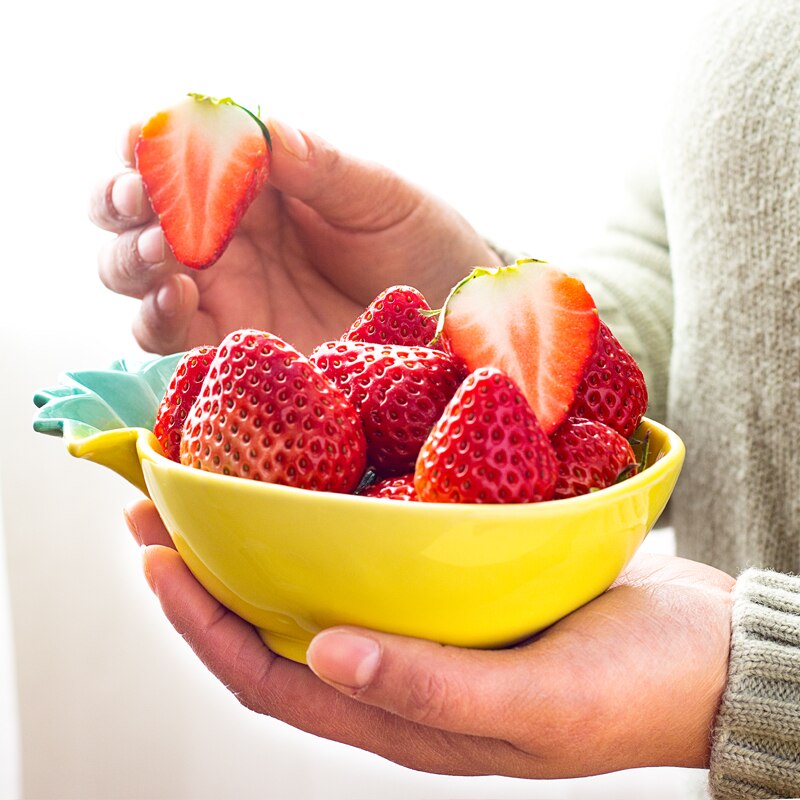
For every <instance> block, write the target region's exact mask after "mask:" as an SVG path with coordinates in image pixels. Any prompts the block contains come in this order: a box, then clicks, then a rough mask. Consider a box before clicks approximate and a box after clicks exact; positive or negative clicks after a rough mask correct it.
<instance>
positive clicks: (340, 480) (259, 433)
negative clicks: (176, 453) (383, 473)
mask: <svg viewBox="0 0 800 800" xmlns="http://www.w3.org/2000/svg"><path fill="white" fill-rule="evenodd" d="M181 462H182V463H183V464H188V465H190V466H193V467H198V468H200V469H205V470H209V471H211V472H220V473H223V474H225V475H236V476H239V477H242V478H252V479H254V480H262V481H268V482H270V483H280V484H285V485H288V486H297V487H300V488H303V489H317V490H320V491H330V492H350V491H352V490H353V489H354V488H355V487H356V486H357V485H358V482H359V479H360V478H361V475H362V473H363V472H364V467H365V464H366V441H365V439H364V429H363V427H362V425H361V420H360V419H359V417H358V414H357V413H356V410H355V409H354V408H353V406H352V405H351V404H350V402H349V401H348V400H347V399H346V398H345V397H344V395H343V394H342V392H341V391H340V390H339V389H337V388H336V387H335V386H334V385H333V384H332V383H331V382H330V381H329V380H328V379H327V378H326V377H325V376H324V375H323V374H322V373H321V372H320V371H319V370H318V369H317V368H316V367H315V366H314V365H313V364H312V363H311V362H310V361H309V360H308V359H307V358H306V357H305V356H304V355H302V354H301V353H299V352H298V351H297V350H295V349H294V348H293V347H292V346H291V345H289V344H287V343H286V342H284V341H283V340H282V339H279V338H278V337H277V336H273V335H272V334H270V333H265V332H263V331H256V330H240V331H234V332H233V333H230V334H228V336H226V337H225V339H223V341H222V342H221V343H220V345H219V348H218V350H217V355H216V356H215V358H214V360H213V361H212V362H211V366H210V368H209V371H208V375H206V379H205V381H203V387H202V389H201V391H200V395H199V396H198V398H197V400H196V401H195V404H194V406H193V408H192V411H191V413H190V414H189V418H188V419H187V421H186V425H185V426H184V432H183V440H182V442H181Z"/></svg>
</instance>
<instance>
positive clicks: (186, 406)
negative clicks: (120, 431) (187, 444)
mask: <svg viewBox="0 0 800 800" xmlns="http://www.w3.org/2000/svg"><path fill="white" fill-rule="evenodd" d="M216 354H217V348H216V347H210V346H201V347H195V348H193V349H192V350H190V351H189V352H188V353H186V354H185V355H184V356H183V358H181V360H180V361H179V362H178V363H177V365H176V367H175V372H174V373H173V375H172V379H171V380H170V382H169V386H168V387H167V390H166V392H165V393H164V398H163V399H162V401H161V404H160V405H159V407H158V411H157V412H156V421H155V425H154V426H153V433H154V434H155V437H156V439H158V442H159V444H160V445H161V447H162V448H163V449H164V453H165V454H166V455H167V457H168V458H171V459H172V460H173V461H180V460H181V454H180V447H181V436H182V432H183V425H184V423H185V422H186V418H187V417H188V416H189V412H190V411H191V409H192V406H193V405H194V401H195V399H196V398H197V395H198V394H199V393H200V387H201V386H202V385H203V380H204V379H205V377H206V374H207V373H208V368H209V366H210V365H211V361H212V359H213V358H214V356H215V355H216Z"/></svg>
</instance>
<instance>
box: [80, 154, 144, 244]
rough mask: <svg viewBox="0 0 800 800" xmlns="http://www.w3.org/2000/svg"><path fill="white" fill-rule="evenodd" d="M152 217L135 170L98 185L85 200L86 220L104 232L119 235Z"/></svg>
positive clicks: (127, 171) (142, 185)
mask: <svg viewBox="0 0 800 800" xmlns="http://www.w3.org/2000/svg"><path fill="white" fill-rule="evenodd" d="M153 216H154V215H153V209H152V208H151V207H150V203H149V202H148V200H147V195H146V193H145V190H144V184H143V183H142V178H141V176H140V175H139V173H138V172H136V171H135V170H126V171H125V172H120V173H119V174H117V175H115V176H114V177H113V178H112V179H111V180H110V181H109V180H107V179H105V180H103V181H102V182H100V183H98V184H97V185H96V186H95V188H94V190H93V191H92V194H91V196H90V198H89V218H90V219H91V220H92V222H94V224H95V225H97V226H98V227H100V228H102V229H103V230H106V231H112V232H114V233H121V232H122V231H125V230H129V229H130V228H132V227H137V226H140V225H143V224H144V223H146V222H148V221H149V220H150V219H152V218H153Z"/></svg>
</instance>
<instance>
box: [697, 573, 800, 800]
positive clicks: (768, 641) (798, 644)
mask: <svg viewBox="0 0 800 800" xmlns="http://www.w3.org/2000/svg"><path fill="white" fill-rule="evenodd" d="M710 783H711V790H712V794H713V796H714V798H715V800H740V799H741V798H756V797H800V577H795V576H790V575H783V574H781V573H776V572H769V571H766V570H756V569H750V570H747V571H745V572H743V573H742V574H741V575H740V576H739V578H738V580H737V582H736V587H735V589H734V604H733V631H732V642H731V655H730V666H729V669H728V685H727V688H726V690H725V694H724V696H723V700H722V705H721V707H720V711H719V714H718V716H717V724H716V731H715V736H714V747H713V751H712V759H711V780H710Z"/></svg>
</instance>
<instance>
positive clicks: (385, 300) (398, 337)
mask: <svg viewBox="0 0 800 800" xmlns="http://www.w3.org/2000/svg"><path fill="white" fill-rule="evenodd" d="M430 310H431V308H430V306H429V305H428V303H427V301H426V300H425V298H424V297H423V296H422V294H421V293H420V292H419V291H417V290H416V289H414V288H413V287H412V286H391V287H390V288H388V289H386V290H385V291H383V292H381V293H380V294H379V295H378V296H377V297H376V298H375V299H374V300H373V301H372V302H371V303H370V304H369V306H367V308H366V310H365V311H364V313H363V314H362V315H361V316H360V317H359V318H358V319H357V320H356V321H355V322H354V323H353V324H352V325H351V326H350V330H349V331H347V333H346V334H345V335H344V336H342V339H344V340H345V341H348V342H371V343H373V344H399V345H405V346H406V347H411V346H414V345H417V346H420V347H427V346H428V345H429V344H430V341H431V339H433V337H434V336H435V335H436V319H435V318H434V317H433V316H431V315H426V314H424V313H423V312H429V311H430Z"/></svg>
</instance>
